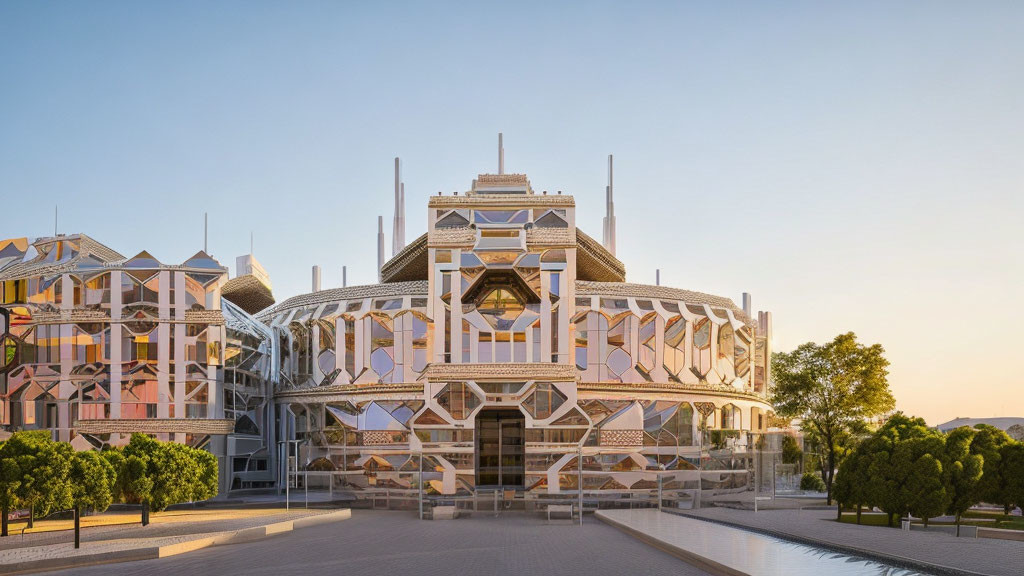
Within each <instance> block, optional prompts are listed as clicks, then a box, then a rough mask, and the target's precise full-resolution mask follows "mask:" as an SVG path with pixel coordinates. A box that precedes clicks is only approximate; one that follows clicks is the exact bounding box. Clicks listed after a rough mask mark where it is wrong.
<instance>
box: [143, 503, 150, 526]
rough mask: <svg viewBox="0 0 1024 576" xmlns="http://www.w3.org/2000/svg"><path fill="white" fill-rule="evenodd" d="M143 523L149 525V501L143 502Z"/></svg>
mask: <svg viewBox="0 0 1024 576" xmlns="http://www.w3.org/2000/svg"><path fill="white" fill-rule="evenodd" d="M142 525H143V526H149V502H143V503H142Z"/></svg>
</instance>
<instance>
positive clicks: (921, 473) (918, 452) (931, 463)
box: [895, 432, 950, 526]
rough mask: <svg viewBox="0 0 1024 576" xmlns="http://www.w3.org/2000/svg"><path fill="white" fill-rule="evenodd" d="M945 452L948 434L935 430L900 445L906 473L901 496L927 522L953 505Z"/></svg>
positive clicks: (901, 467)
mask: <svg viewBox="0 0 1024 576" xmlns="http://www.w3.org/2000/svg"><path fill="white" fill-rule="evenodd" d="M944 453H945V437H944V436H942V435H941V434H939V433H935V432H933V433H930V434H927V435H924V436H922V437H919V438H911V439H909V440H906V441H904V442H901V443H900V444H899V445H898V446H897V448H896V453H895V457H896V459H897V462H898V464H897V465H898V468H897V470H898V472H899V473H900V475H901V477H902V482H901V484H900V489H901V494H900V497H901V498H902V499H903V500H904V501H905V502H906V511H907V513H908V514H911V515H913V516H917V517H918V518H921V519H922V520H924V525H925V526H928V519H929V518H931V517H932V516H939V515H942V514H944V513H945V512H946V509H947V508H948V507H949V501H950V499H949V494H948V493H947V492H946V483H945V482H944V479H943V470H942V460H941V458H942V456H943V454H944Z"/></svg>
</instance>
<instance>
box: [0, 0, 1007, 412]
mask: <svg viewBox="0 0 1024 576" xmlns="http://www.w3.org/2000/svg"><path fill="white" fill-rule="evenodd" d="M379 4H382V3H371V2H359V3H355V2H353V3H348V4H346V3H342V2H324V3H321V2H287V3H286V2H277V3H269V2H244V3H233V2H216V3H211V2H194V3H188V2H173V3H172V2H166V3H163V4H162V5H159V4H157V3H154V2H124V3H116V2H89V3H85V2H17V1H11V0H8V1H6V2H3V3H2V4H0V195H2V196H0V197H2V202H0V237H19V236H30V237H33V236H41V235H47V234H50V233H51V232H52V230H53V206H54V204H59V205H60V214H61V215H60V221H59V227H60V231H61V232H66V233H72V232H86V233H88V234H90V235H92V236H94V237H96V238H97V239H99V240H101V241H103V242H105V243H107V244H109V245H110V246H111V247H113V248H115V249H117V250H118V251H120V252H122V253H123V254H125V255H128V256H130V255H133V254H135V253H136V252H138V251H139V250H142V249H147V250H149V251H150V252H151V253H152V254H153V255H154V256H156V257H157V258H158V259H160V260H162V261H164V262H168V263H178V262H181V261H183V260H185V259H186V258H188V257H189V256H191V255H192V254H193V253H195V252H196V251H197V250H198V249H200V248H201V247H202V232H203V216H202V214H203V212H204V211H208V212H209V214H210V224H211V231H210V237H209V243H210V251H211V252H212V253H213V255H214V256H215V257H218V258H219V259H220V260H221V262H223V263H224V264H226V265H229V266H231V267H232V268H233V267H234V257H235V256H237V255H240V254H245V253H247V252H248V249H249V233H250V231H254V232H255V252H256V256H257V258H259V259H260V260H261V261H262V262H263V264H264V265H265V266H266V268H267V270H268V271H269V272H270V274H271V277H272V279H273V282H274V292H275V294H276V295H277V297H278V300H282V299H283V298H285V297H288V296H292V295H295V294H297V293H300V292H305V291H308V290H309V285H310V267H311V266H312V265H313V264H319V265H321V266H322V267H323V268H324V284H325V286H328V287H330V286H336V285H340V281H341V278H340V277H341V272H340V271H341V266H342V265H347V266H348V269H349V284H350V285H353V284H359V283H370V282H373V281H375V277H376V275H375V266H376V251H375V246H374V244H375V233H376V216H377V215H378V214H382V215H384V216H385V222H386V226H387V229H388V232H389V233H390V219H391V215H392V213H391V209H392V196H391V194H392V162H393V158H394V157H395V156H401V157H402V159H403V162H404V179H405V182H406V195H407V214H408V221H409V227H408V230H407V237H408V238H409V239H412V238H415V237H416V236H418V235H419V234H421V233H422V232H423V231H424V230H425V228H426V207H425V205H426V198H427V196H429V195H431V194H436V193H437V192H438V191H439V190H443V191H444V192H445V193H446V194H450V193H451V192H452V191H454V190H466V189H467V188H468V187H469V184H470V181H471V180H472V179H473V178H474V177H475V175H476V174H478V173H481V172H493V171H496V164H497V161H496V152H495V148H496V134H497V133H498V132H499V131H503V132H504V133H505V148H506V153H505V155H506V169H507V171H509V172H525V173H526V174H528V175H529V177H530V179H531V182H532V183H533V187H534V189H536V190H544V189H546V190H550V191H552V192H554V191H555V190H563V191H565V193H567V194H574V195H575V196H576V201H577V206H578V208H577V210H578V215H577V223H578V225H579V226H580V227H582V228H583V229H584V230H586V231H587V232H588V233H590V234H591V235H592V236H596V237H599V236H600V232H601V216H603V209H604V202H603V195H604V185H605V178H606V174H605V162H606V156H607V154H609V153H613V154H615V158H616V214H617V218H618V225H619V231H618V256H619V257H620V258H621V259H622V260H623V261H624V262H625V263H626V266H627V270H628V279H629V280H630V281H633V282H647V283H653V282H654V270H655V269H656V268H661V270H662V283H663V284H668V285H672V286H678V287H682V288H688V289H693V290H700V291H705V292H711V293H715V294H721V295H726V296H730V297H732V298H733V299H734V300H736V301H739V298H740V293H741V292H743V291H748V292H751V293H752V294H753V298H754V307H755V308H756V309H768V310H771V311H772V312H773V313H774V320H775V348H776V350H789V349H792V348H793V347H794V346H796V345H798V344H800V343H802V342H805V341H808V340H814V341H824V340H828V339H830V338H832V337H833V336H835V335H836V334H838V333H840V332H845V331H849V330H852V331H854V332H856V333H857V334H858V335H859V336H860V338H861V339H862V340H863V341H865V342H868V343H873V342H880V343H881V344H883V345H884V346H885V349H886V350H887V353H888V357H889V359H890V360H891V362H892V367H891V375H890V382H891V384H892V388H893V391H894V393H895V395H896V398H897V402H898V407H899V408H900V409H903V410H905V411H907V412H910V413H912V414H915V415H920V416H923V417H925V418H926V419H927V420H928V421H929V422H930V423H932V424H937V423H939V422H942V421H945V420H947V419H951V418H953V417H956V416H973V417H986V416H995V415H1000V416H1024V381H1022V378H1021V375H1020V374H1021V371H1020V364H1019V363H1017V361H1018V359H1019V357H1018V354H1020V353H1021V338H1020V334H1021V329H1022V328H1024V312H1022V307H1021V303H1020V301H1019V298H1020V297H1021V295H1022V292H1024V290H1022V288H1024V240H1022V224H1021V223H1022V221H1024V218H1022V217H1024V33H1022V30H1024V3H1021V2H1005V3H1003V2H977V3H964V2H959V3H942V2H932V1H929V2H904V3H896V2H878V3H873V2H857V3H849V4H845V5H842V4H836V5H831V6H825V4H830V3H823V2H806V3H799V2H794V3H776V2H771V3H749V4H744V3H728V6H725V5H723V4H722V3H716V2H709V3H704V4H696V3H691V4H682V3H679V2H672V3H664V4H659V3H628V4H626V3H621V2H605V3H598V2H588V3H585V4H582V3H581V4H580V5H574V6H554V5H552V4H553V3H550V2H542V3H535V4H531V3H528V2H516V3H483V2H475V3H469V2H467V3H464V4H461V5H449V4H442V3H423V4H421V5H412V4H408V5H407V4H401V3H396V2H390V3H387V4H386V5H379ZM388 248H389V250H390V237H389V239H388Z"/></svg>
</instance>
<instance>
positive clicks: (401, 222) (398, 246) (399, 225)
mask: <svg viewBox="0 0 1024 576" xmlns="http://www.w3.org/2000/svg"><path fill="white" fill-rule="evenodd" d="M402 248H405V185H404V184H402V161H401V160H400V159H399V158H398V157H397V156H396V157H395V217H394V220H393V229H392V235H391V255H392V256H394V255H395V254H398V253H399V252H401V250H402Z"/></svg>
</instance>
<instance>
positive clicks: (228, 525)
mask: <svg viewBox="0 0 1024 576" xmlns="http://www.w3.org/2000/svg"><path fill="white" fill-rule="evenodd" d="M224 512H231V511H224ZM235 512H242V511H235ZM207 516H226V517H221V518H219V519H207V520H206V521H202V522H189V521H178V522H173V523H170V522H168V523H165V524H164V525H163V526H159V525H158V526H154V530H151V531H148V530H147V528H149V527H146V528H142V527H140V526H137V525H136V526H131V527H127V526H103V527H99V528H93V530H94V531H96V532H97V534H92V535H91V536H92V538H91V539H90V540H88V541H83V542H82V546H81V548H78V549H76V548H74V546H73V543H72V542H71V541H62V542H57V543H53V542H48V543H44V544H39V543H34V544H33V543H30V542H26V541H25V540H22V539H21V538H20V537H18V536H14V537H10V538H9V539H5V540H6V542H4V544H5V545H6V546H7V547H6V548H5V549H3V550H0V574H10V573H35V572H38V571H42V570H52V569H56V568H64V567H68V566H75V567H76V570H77V569H80V568H82V567H85V566H89V565H94V564H108V563H112V562H126V561H138V560H143V559H148V558H164V557H167V556H173V555H176V554H182V553H185V552H191V551H194V550H198V549H201V548H205V547H208V546H216V545H222V544H234V543H238V542H249V541H252V540H257V539H261V538H264V537H266V536H270V535H273V534H279V533H282V532H290V531H292V530H293V529H295V528H300V527H305V526H314V525H319V524H323V523H327V522H335V521H338V520H344V519H347V518H349V517H350V516H351V514H350V512H349V511H348V510H347V509H346V510H310V511H303V512H294V513H289V514H283V515H282V514H276V515H275V514H254V515H249V516H244V515H242V516H239V515H237V514H210V515H207ZM282 518H283V519H282ZM272 520H277V521H272ZM151 526H153V525H151ZM54 535H55V534H54V533H47V534H35V535H32V536H35V537H36V539H37V540H38V539H41V538H43V537H47V538H53V537H54ZM69 538H71V535H70V534H64V535H63V540H68V539H69ZM83 540H84V539H83ZM12 544H20V545H18V546H12Z"/></svg>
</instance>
